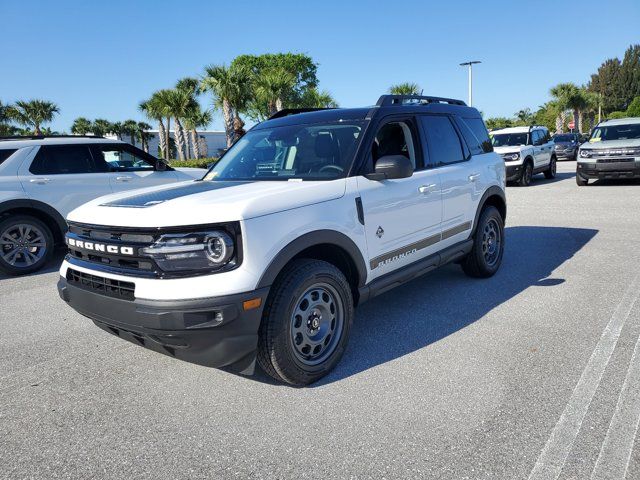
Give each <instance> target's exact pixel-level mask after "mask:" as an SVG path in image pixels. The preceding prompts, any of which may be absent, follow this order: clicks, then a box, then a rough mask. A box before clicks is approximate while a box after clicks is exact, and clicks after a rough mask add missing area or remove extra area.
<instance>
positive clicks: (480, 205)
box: [470, 185, 507, 237]
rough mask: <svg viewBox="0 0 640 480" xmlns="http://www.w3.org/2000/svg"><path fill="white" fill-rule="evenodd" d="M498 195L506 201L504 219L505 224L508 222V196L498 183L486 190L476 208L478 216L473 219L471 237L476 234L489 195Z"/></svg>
mask: <svg viewBox="0 0 640 480" xmlns="http://www.w3.org/2000/svg"><path fill="white" fill-rule="evenodd" d="M493 196H497V197H500V198H501V199H502V201H503V203H504V220H505V222H504V223H505V224H506V223H507V196H506V195H505V193H504V190H503V189H502V188H500V187H498V186H496V185H493V186H491V187H489V188H487V190H486V191H485V192H484V194H483V195H482V198H481V199H480V202H478V209H477V210H476V216H475V217H474V219H473V230H472V231H471V235H470V237H473V236H474V235H475V234H476V228H477V226H478V219H479V218H480V213H482V209H483V208H484V206H485V204H486V203H487V199H488V198H489V197H493Z"/></svg>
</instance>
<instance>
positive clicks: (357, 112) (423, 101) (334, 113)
mask: <svg viewBox="0 0 640 480" xmlns="http://www.w3.org/2000/svg"><path fill="white" fill-rule="evenodd" d="M424 112H429V113H449V114H456V115H461V116H464V117H470V118H481V115H480V112H478V110H477V109H475V108H473V107H468V106H467V105H466V104H465V103H464V102H463V101H462V100H455V99H451V98H442V97H424V96H418V95H382V96H381V97H380V99H379V100H378V103H377V105H375V106H372V107H362V108H325V109H312V110H309V109H299V110H297V109H287V110H283V111H281V112H278V113H276V114H275V115H274V116H273V117H271V118H270V119H269V120H265V121H264V122H261V123H259V124H258V125H256V126H255V127H254V129H255V130H260V129H262V128H272V127H282V126H287V125H301V124H311V123H328V122H338V121H341V120H342V121H349V120H365V119H371V118H373V117H374V116H377V115H388V114H392V113H424Z"/></svg>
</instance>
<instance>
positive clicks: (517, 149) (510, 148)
mask: <svg viewBox="0 0 640 480" xmlns="http://www.w3.org/2000/svg"><path fill="white" fill-rule="evenodd" d="M525 148H526V145H521V146H511V145H506V146H504V147H493V151H494V152H496V153H497V154H498V155H504V154H505V153H520V152H521V151H522V150H523V149H525Z"/></svg>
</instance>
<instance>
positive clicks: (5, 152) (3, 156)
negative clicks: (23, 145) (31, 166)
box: [0, 148, 17, 165]
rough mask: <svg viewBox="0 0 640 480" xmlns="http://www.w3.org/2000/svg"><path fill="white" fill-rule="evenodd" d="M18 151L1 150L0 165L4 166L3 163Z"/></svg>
mask: <svg viewBox="0 0 640 480" xmlns="http://www.w3.org/2000/svg"><path fill="white" fill-rule="evenodd" d="M16 151H17V150H16V149H15V148H14V149H11V150H10V149H4V150H0V165H2V162H4V161H5V160H6V159H7V158H9V157H10V156H11V155H13V154H14V153H16Z"/></svg>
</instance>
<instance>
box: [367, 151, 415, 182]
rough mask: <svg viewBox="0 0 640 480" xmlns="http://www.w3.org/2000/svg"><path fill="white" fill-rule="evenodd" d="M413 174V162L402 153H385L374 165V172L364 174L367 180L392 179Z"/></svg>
mask: <svg viewBox="0 0 640 480" xmlns="http://www.w3.org/2000/svg"><path fill="white" fill-rule="evenodd" d="M411 175H413V164H412V163H411V160H409V159H408V158H407V157H405V156H404V155H385V156H384V157H380V158H379V159H378V161H377V162H376V165H375V171H374V173H369V174H367V175H365V177H367V178H368V179H369V180H376V181H381V180H392V179H396V178H409V177H410V176H411Z"/></svg>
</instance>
